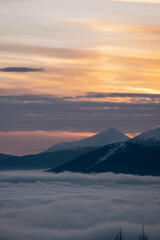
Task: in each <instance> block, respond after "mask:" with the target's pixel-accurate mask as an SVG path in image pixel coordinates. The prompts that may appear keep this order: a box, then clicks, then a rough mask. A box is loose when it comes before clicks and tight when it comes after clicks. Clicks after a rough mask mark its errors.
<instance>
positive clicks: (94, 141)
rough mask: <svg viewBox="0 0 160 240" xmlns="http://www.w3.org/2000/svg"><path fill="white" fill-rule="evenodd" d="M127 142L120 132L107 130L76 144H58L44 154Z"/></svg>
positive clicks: (111, 129)
mask: <svg viewBox="0 0 160 240" xmlns="http://www.w3.org/2000/svg"><path fill="white" fill-rule="evenodd" d="M127 140H129V137H127V136H126V135H125V134H123V133H121V132H120V131H118V130H116V129H114V128H109V129H107V130H104V131H103V132H100V133H97V134H96V135H94V136H91V137H88V138H84V139H82V140H80V141H76V142H65V143H58V144H55V145H53V146H52V147H51V148H49V149H48V150H47V151H46V152H54V151H61V150H68V149H77V148H85V147H102V146H104V145H108V144H111V143H117V142H126V141H127Z"/></svg>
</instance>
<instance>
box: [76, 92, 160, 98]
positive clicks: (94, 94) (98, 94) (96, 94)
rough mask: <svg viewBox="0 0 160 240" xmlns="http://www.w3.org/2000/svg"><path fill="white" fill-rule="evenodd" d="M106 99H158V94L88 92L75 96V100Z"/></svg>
mask: <svg viewBox="0 0 160 240" xmlns="http://www.w3.org/2000/svg"><path fill="white" fill-rule="evenodd" d="M106 97H113V98H116V97H121V98H150V99H155V98H156V99H157V98H158V99H160V94H147V93H103V92H88V93H87V94H86V95H80V96H76V98H106Z"/></svg>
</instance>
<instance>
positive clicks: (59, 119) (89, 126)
mask: <svg viewBox="0 0 160 240" xmlns="http://www.w3.org/2000/svg"><path fill="white" fill-rule="evenodd" d="M0 109H1V115H0V121H1V129H0V130H1V131H19V130H20V131H28V130H29V131H30V130H49V131H50V130H62V131H63V130H68V131H93V132H98V131H102V130H104V129H107V128H109V127H115V128H118V129H120V130H121V131H125V132H127V131H128V132H132V131H133V132H138V131H143V130H146V129H149V128H152V127H153V126H155V125H158V124H159V119H160V111H159V103H156V102H152V101H149V102H145V103H142V102H141V101H140V102H134V101H133V102H131V103H127V102H125V101H124V102H110V101H106V100H105V99H104V101H91V100H88V101H84V100H81V101H80V100H79V99H77V100H76V99H70V98H69V99H68V98H66V97H63V98H59V97H56V96H47V95H21V96H1V97H0Z"/></svg>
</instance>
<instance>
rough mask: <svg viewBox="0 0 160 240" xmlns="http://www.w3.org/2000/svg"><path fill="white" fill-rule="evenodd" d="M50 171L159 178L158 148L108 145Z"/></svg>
mask: <svg viewBox="0 0 160 240" xmlns="http://www.w3.org/2000/svg"><path fill="white" fill-rule="evenodd" d="M50 171H51V172H55V173H60V172H64V171H71V172H82V173H102V172H114V173H126V174H138V175H155V176H160V148H159V147H145V146H140V145H137V144H133V143H130V142H126V143H115V144H110V145H107V146H104V147H102V148H99V149H98V150H95V151H92V152H89V153H87V154H85V155H83V156H80V157H78V158H76V159H74V160H72V161H70V162H68V163H66V164H64V165H61V166H59V167H57V168H54V169H51V170H50Z"/></svg>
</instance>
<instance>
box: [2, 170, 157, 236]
mask: <svg viewBox="0 0 160 240" xmlns="http://www.w3.org/2000/svg"><path fill="white" fill-rule="evenodd" d="M142 223H143V224H144V227H145V231H146V233H148V234H149V239H150V240H159V239H160V177H152V176H145V177H140V176H132V175H123V174H113V173H104V174H95V175H85V174H74V173H62V174H57V175H56V174H52V173H46V172H42V171H11V172H0V240H33V239H34V240H75V239H76V240H114V237H115V235H116V233H117V232H118V231H119V228H120V227H121V228H122V232H123V234H124V237H125V239H126V240H136V239H137V238H138V235H139V233H140V232H141V224H142Z"/></svg>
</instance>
